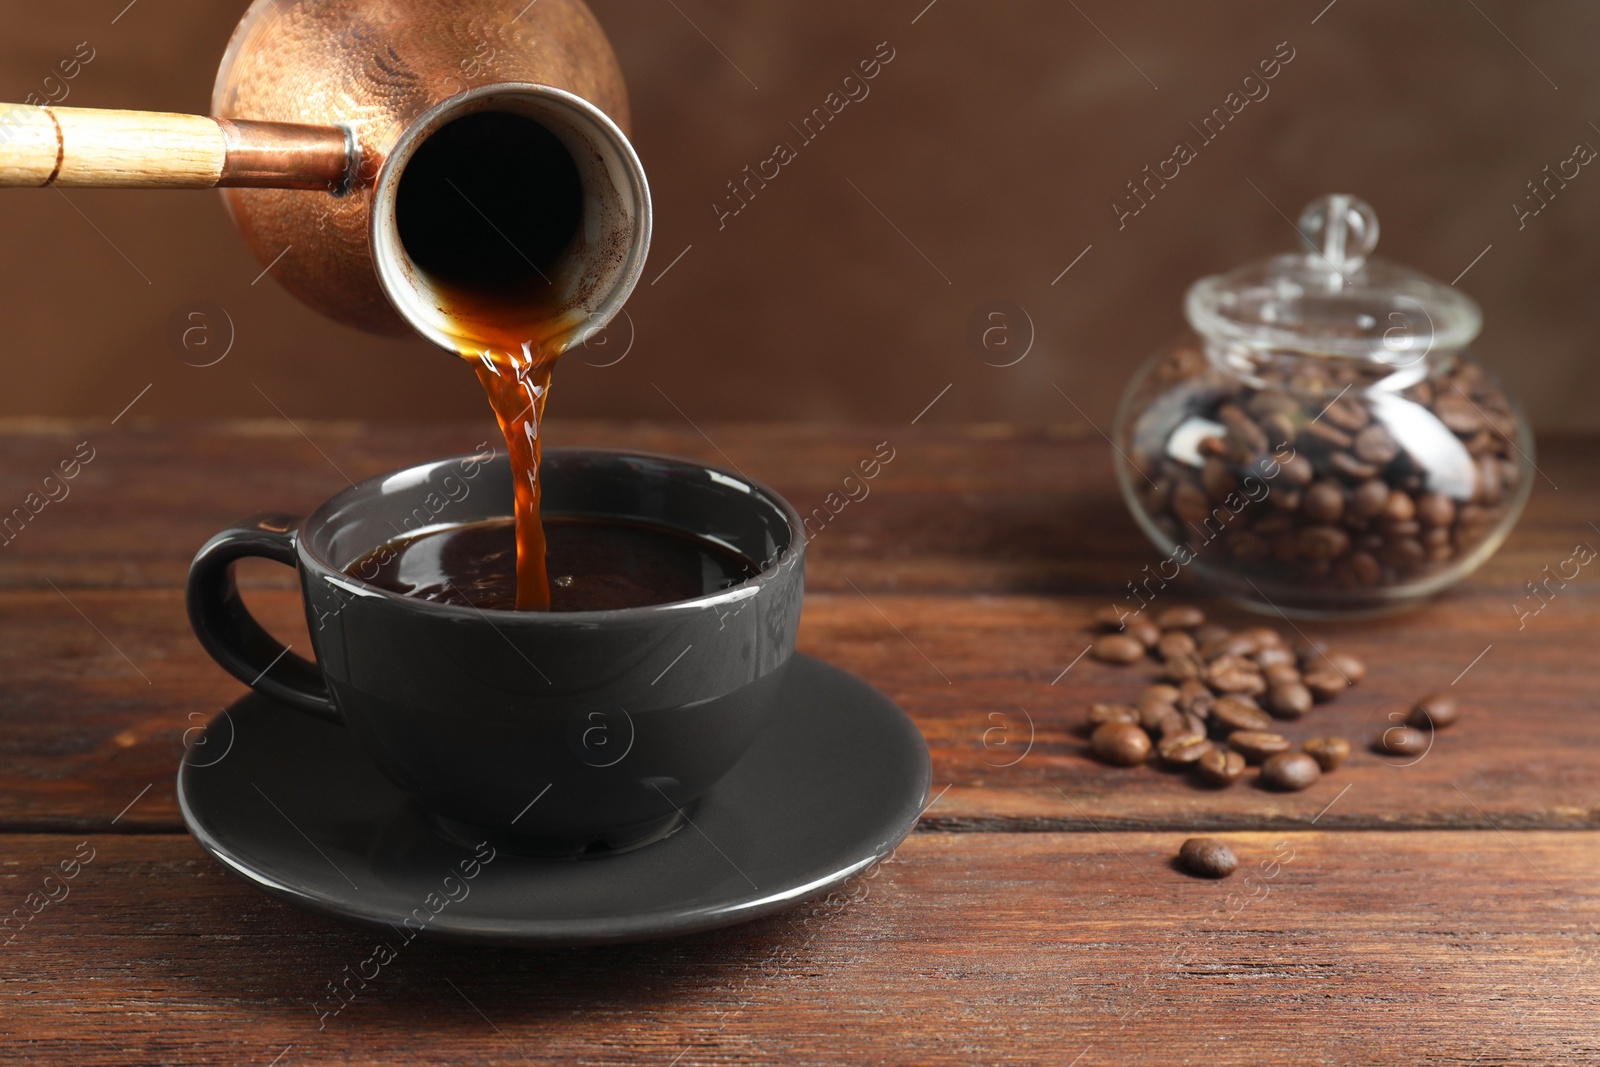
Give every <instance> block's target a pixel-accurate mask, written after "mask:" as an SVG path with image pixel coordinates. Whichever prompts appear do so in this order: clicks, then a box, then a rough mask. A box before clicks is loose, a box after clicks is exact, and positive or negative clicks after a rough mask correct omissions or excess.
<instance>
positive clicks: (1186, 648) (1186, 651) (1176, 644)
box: [1156, 630, 1199, 659]
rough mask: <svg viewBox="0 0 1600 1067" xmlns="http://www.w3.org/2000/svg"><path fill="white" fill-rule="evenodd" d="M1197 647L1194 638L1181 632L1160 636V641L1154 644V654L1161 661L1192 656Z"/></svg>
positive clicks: (1175, 631)
mask: <svg viewBox="0 0 1600 1067" xmlns="http://www.w3.org/2000/svg"><path fill="white" fill-rule="evenodd" d="M1198 647H1199V646H1198V645H1196V644H1195V643H1194V637H1193V636H1191V635H1190V634H1188V633H1185V632H1184V631H1182V630H1174V631H1172V632H1171V633H1166V634H1162V635H1161V640H1159V641H1157V642H1156V652H1157V653H1159V654H1160V656H1161V658H1162V659H1175V658H1177V657H1178V656H1192V655H1194V653H1195V649H1196V648H1198Z"/></svg>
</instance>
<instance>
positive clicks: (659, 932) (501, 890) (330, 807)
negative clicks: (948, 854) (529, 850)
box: [178, 654, 931, 945]
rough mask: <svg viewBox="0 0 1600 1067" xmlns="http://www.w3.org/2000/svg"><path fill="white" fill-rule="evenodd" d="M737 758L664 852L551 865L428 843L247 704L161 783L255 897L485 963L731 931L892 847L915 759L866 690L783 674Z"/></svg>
mask: <svg viewBox="0 0 1600 1067" xmlns="http://www.w3.org/2000/svg"><path fill="white" fill-rule="evenodd" d="M778 699H779V703H780V708H779V710H778V711H777V712H776V713H775V715H774V718H773V721H772V723H771V725H770V726H769V727H768V728H767V729H766V731H765V732H764V733H763V734H762V735H761V736H760V737H759V738H758V739H757V740H756V742H755V744H754V745H753V746H752V747H751V749H750V751H749V752H748V753H747V754H746V755H745V756H744V758H743V759H742V760H740V762H739V763H738V765H736V766H735V767H734V769H733V770H732V771H730V772H729V773H728V774H727V776H726V777H724V778H723V779H722V780H721V781H720V782H718V783H717V784H716V785H715V786H714V787H713V788H712V789H711V791H710V792H709V793H708V794H707V795H706V796H704V797H703V798H701V800H700V801H699V802H698V803H697V804H696V805H695V806H694V807H692V808H690V809H688V810H687V812H686V813H685V814H686V819H685V821H684V824H683V825H682V826H681V827H680V828H679V829H677V830H676V832H674V833H672V834H671V835H670V836H668V837H666V838H665V839H664V840H659V841H655V842H654V843H651V844H648V845H645V846H644V847H641V848H637V849H635V850H633V851H629V852H625V853H622V854H618V855H599V856H593V857H585V858H582V859H569V860H552V859H536V858H530V857H526V856H521V855H516V854H513V853H511V852H508V851H506V850H505V849H503V848H502V849H498V850H496V849H495V848H494V847H493V845H492V844H490V845H485V846H482V847H480V848H479V849H478V850H476V853H475V850H474V849H472V848H469V847H464V846H463V845H462V844H460V843H458V842H457V841H456V840H453V839H452V838H451V837H450V836H447V835H445V834H443V833H441V832H440V831H439V830H438V829H436V828H435V825H434V823H433V822H432V820H430V818H429V817H428V815H427V814H426V813H424V812H422V811H420V810H419V809H418V808H417V807H416V806H415V805H414V804H412V803H411V802H410V801H409V800H408V799H407V798H406V797H405V796H404V795H402V794H401V793H400V792H399V791H398V790H397V789H396V788H395V787H394V786H393V785H391V784H390V783H389V781H388V779H386V778H385V777H383V775H382V774H381V773H379V771H378V770H377V768H375V767H374V766H373V765H372V763H371V762H370V761H369V760H368V759H367V758H366V757H365V756H364V755H363V754H362V753H361V752H360V751H359V750H358V749H357V748H356V746H355V744H354V742H353V741H352V740H351V739H350V737H349V735H348V734H347V733H346V732H345V731H344V730H343V729H342V728H341V727H338V726H334V725H331V724H328V723H324V722H320V721H318V720H315V719H312V718H311V717H309V716H307V715H304V714H302V713H300V712H297V711H294V710H292V709H289V708H286V707H284V706H282V705H279V704H277V703H275V702H273V701H272V700H269V699H267V698H266V697H262V696H259V695H255V694H252V695H249V696H246V697H244V698H242V699H241V700H239V701H237V702H236V703H234V704H233V705H232V706H231V707H230V708H228V709H227V710H226V711H224V712H223V713H222V714H221V715H219V716H218V717H217V718H215V719H213V720H212V722H211V724H210V725H209V726H208V727H207V728H206V731H205V734H204V736H203V737H202V738H196V739H192V740H197V741H198V743H196V744H193V745H191V747H190V749H189V752H188V753H187V754H186V755H185V757H184V761H183V764H182V766H181V767H180V768H179V770H178V804H179V806H180V807H181V808H182V810H183V818H184V822H185V824H187V826H188V828H189V832H190V833H192V834H193V835H194V837H195V840H197V841H199V842H200V845H201V847H203V848H204V849H205V850H206V851H208V852H210V853H211V854H212V855H213V856H215V857H216V858H217V859H218V860H220V861H222V863H223V865H224V866H226V867H228V868H229V869H231V870H233V871H234V872H236V873H237V874H239V875H241V876H242V877H244V878H245V879H246V880H247V881H249V882H251V883H252V884H254V885H256V886H258V887H260V888H262V889H264V890H266V891H267V892H268V893H271V894H273V895H274V896H278V897H282V898H284V899H286V900H288V901H290V902H292V903H295V904H300V905H302V906H304V907H308V908H311V909H313V910H316V911H321V912H326V913H328V914H331V915H335V916H338V917H340V918H344V919H351V920H354V921H356V922H361V923H366V924H370V925H374V926H378V927H381V928H386V929H389V930H392V931H394V932H395V933H396V934H397V935H399V936H401V937H402V938H404V939H406V940H409V939H410V938H411V937H413V936H422V937H429V938H437V939H440V940H448V941H470V942H481V943H485V944H499V945H585V944H602V943H612V942H623V941H640V940H648V939H651V938H658V937H671V936H674V935H678V934H687V933H693V932H695V931H699V930H710V929H714V928H716V927H720V926H731V925H733V924H735V923H741V922H746V921H748V920H750V919H755V918H757V917H759V916H762V915H768V914H771V913H773V912H776V911H781V910H783V909H784V908H787V907H790V906H792V905H794V904H796V903H799V902H800V901H802V900H806V899H808V898H810V897H814V896H817V895H819V894H822V893H825V892H827V891H828V890H829V889H831V888H833V887H834V886H837V885H838V884H840V883H841V882H843V881H845V880H846V879H847V878H849V877H850V876H851V875H853V874H856V873H857V872H859V871H861V870H864V869H866V868H867V867H870V866H871V865H872V864H873V863H874V862H876V861H877V860H879V859H882V858H883V857H885V856H887V855H888V854H889V852H890V851H891V850H892V849H893V848H894V847H895V846H896V845H897V844H899V843H900V841H901V840H902V839H903V838H904V837H905V836H906V834H908V833H910V832H911V830H912V828H913V827H914V826H915V825H916V821H917V817H918V816H919V815H920V814H921V811H922V805H923V804H924V803H925V801H926V797H927V793H928V784H929V780H930V774H931V770H930V767H929V763H928V749H927V745H926V744H925V743H924V742H923V740H922V735H921V734H919V733H918V732H917V729H916V727H915V726H913V725H912V723H911V721H910V720H909V719H908V718H907V717H906V715H905V713H904V712H902V711H901V710H900V709H899V708H897V707H895V706H894V704H892V703H890V701H889V700H888V698H886V697H884V696H883V695H882V694H881V693H879V692H878V691H877V690H875V689H873V688H872V687H870V686H868V685H867V684H866V683H865V682H863V681H861V680H860V679H858V678H856V677H854V676H853V675H850V674H847V673H845V672H844V671H841V670H838V669H837V668H834V667H830V666H828V665H827V664H825V663H822V662H820V661H818V660H815V659H812V658H811V657H809V656H803V655H798V654H797V655H796V656H795V657H794V662H793V663H792V664H791V666H790V669H789V676H788V679H787V681H786V683H785V689H784V691H783V692H782V693H781V695H780V696H779V698H778Z"/></svg>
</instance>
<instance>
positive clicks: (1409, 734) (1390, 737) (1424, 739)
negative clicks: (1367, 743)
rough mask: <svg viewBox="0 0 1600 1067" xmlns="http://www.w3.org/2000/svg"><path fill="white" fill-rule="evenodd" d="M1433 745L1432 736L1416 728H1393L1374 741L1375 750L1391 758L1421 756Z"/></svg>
mask: <svg viewBox="0 0 1600 1067" xmlns="http://www.w3.org/2000/svg"><path fill="white" fill-rule="evenodd" d="M1432 743H1433V739H1432V737H1431V736H1430V734H1429V733H1428V732H1427V731H1424V730H1419V729H1417V728H1416V727H1415V726H1391V727H1389V728H1388V729H1387V730H1384V731H1383V732H1382V733H1380V734H1379V735H1378V736H1377V737H1375V738H1373V739H1372V747H1373V748H1374V749H1375V750H1377V751H1379V752H1386V753H1388V754H1389V755H1391V756H1420V755H1422V754H1423V753H1425V752H1427V751H1428V747H1429V746H1430V745H1431V744H1432Z"/></svg>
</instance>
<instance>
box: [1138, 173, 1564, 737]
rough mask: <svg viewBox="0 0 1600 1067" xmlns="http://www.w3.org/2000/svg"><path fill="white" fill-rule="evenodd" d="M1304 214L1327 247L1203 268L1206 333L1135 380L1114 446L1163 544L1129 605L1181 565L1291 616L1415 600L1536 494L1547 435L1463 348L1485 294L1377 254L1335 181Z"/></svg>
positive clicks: (1303, 225)
mask: <svg viewBox="0 0 1600 1067" xmlns="http://www.w3.org/2000/svg"><path fill="white" fill-rule="evenodd" d="M1299 228H1300V230H1301V232H1302V233H1303V234H1304V235H1305V236H1306V237H1307V238H1308V239H1310V240H1311V241H1313V242H1317V243H1318V244H1320V251H1318V252H1312V253H1310V254H1306V255H1297V254H1289V255H1280V256H1275V257H1271V258H1269V259H1266V260H1262V261H1259V262H1256V263H1252V264H1247V265H1246V266H1244V267H1241V268H1239V269H1238V270H1235V271H1234V272H1232V273H1230V274H1227V275H1224V276H1217V277H1210V278H1204V279H1202V280H1201V281H1199V282H1198V283H1196V284H1195V285H1194V287H1193V288H1191V289H1190V291H1189V294H1188V298H1187V301H1186V311H1187V314H1188V318H1189V321H1190V324H1191V326H1193V328H1194V330H1195V334H1194V336H1192V337H1190V338H1187V339H1185V340H1183V341H1180V342H1179V343H1178V344H1176V345H1175V346H1174V347H1173V348H1172V349H1171V350H1170V351H1168V352H1167V353H1165V354H1164V355H1162V356H1159V357H1158V358H1157V359H1156V360H1155V361H1153V362H1152V364H1150V365H1149V366H1147V367H1146V368H1145V370H1143V371H1141V373H1140V374H1139V376H1137V377H1136V378H1135V379H1134V382H1133V383H1132V385H1130V387H1129V391H1128V395H1127V397H1126V398H1125V400H1124V403H1123V406H1122V410H1121V413H1120V414H1119V418H1118V424H1117V429H1116V433H1115V438H1116V446H1117V447H1116V452H1115V455H1114V462H1115V463H1116V464H1117V470H1118V477H1119V481H1120V482H1121V485H1122V488H1123V492H1124V496H1125V497H1126V499H1127V501H1128V504H1129V507H1130V508H1131V509H1132V511H1133V513H1134V516H1135V517H1136V518H1137V519H1138V521H1139V523H1140V525H1141V526H1142V527H1143V528H1144V530H1145V532H1146V533H1147V534H1148V535H1149V536H1150V537H1151V539H1152V540H1153V541H1154V542H1155V544H1156V546H1157V547H1158V548H1159V550H1160V551H1161V552H1162V554H1163V556H1164V558H1162V559H1160V560H1159V562H1158V563H1157V564H1155V565H1153V566H1150V567H1147V568H1145V569H1144V571H1143V572H1142V573H1141V574H1140V576H1139V577H1138V578H1137V579H1135V580H1134V581H1131V582H1129V583H1128V589H1127V590H1126V595H1125V597H1124V600H1125V601H1126V603H1127V605H1128V607H1129V608H1130V609H1137V608H1140V607H1142V605H1143V604H1145V603H1148V602H1151V601H1153V600H1154V599H1155V597H1156V596H1157V594H1159V593H1160V592H1161V590H1163V589H1165V588H1166V586H1167V585H1168V584H1170V583H1171V582H1172V581H1174V580H1176V579H1177V578H1178V576H1179V575H1180V574H1181V573H1183V572H1184V571H1189V572H1191V573H1194V574H1196V575H1198V576H1200V577H1201V578H1203V579H1205V580H1207V581H1209V582H1210V583H1212V584H1213V585H1215V586H1216V587H1218V588H1219V589H1220V590H1221V591H1223V592H1225V593H1227V594H1229V595H1231V596H1232V597H1234V598H1235V599H1238V600H1241V601H1245V602H1248V603H1251V604H1252V605H1257V606H1265V607H1268V608H1270V609H1273V610H1280V611H1284V612H1288V613H1291V614H1300V615H1308V616H1336V615H1355V614H1370V613H1372V612H1375V611H1381V610H1387V609H1392V608H1396V607H1402V606H1405V605H1407V604H1410V603H1414V602H1417V601H1419V600H1420V599H1422V598H1424V597H1426V596H1427V595H1429V594H1431V593H1432V592H1434V591H1436V590H1438V589H1441V588H1443V587H1444V586H1446V585H1449V584H1451V583H1452V582H1454V581H1456V580H1458V579H1460V578H1461V577H1463V576H1464V575H1466V574H1467V573H1469V572H1471V571H1472V570H1473V569H1475V568H1476V567H1477V566H1478V565H1479V564H1481V563H1482V562H1483V561H1484V560H1485V559H1487V558H1488V556H1489V555H1490V554H1492V553H1493V551H1494V550H1495V548H1496V547H1498V545H1499V544H1500V542H1501V541H1502V540H1503V539H1504V537H1505V535H1506V534H1507V533H1508V532H1509V530H1510V528H1511V526H1512V525H1513V524H1514V523H1515V521H1516V518H1517V516H1518V514H1519V513H1520V512H1521V510H1522V506H1523V503H1524V502H1525V500H1526V498H1527V494H1528V491H1529V489H1530V487H1531V480H1530V475H1531V473H1532V463H1533V460H1532V450H1533V445H1532V439H1531V435H1530V434H1529V431H1528V428H1527V425H1526V423H1525V420H1524V419H1523V418H1522V417H1521V415H1520V413H1519V410H1518V408H1517V405H1516V403H1515V401H1513V400H1512V399H1511V397H1510V396H1509V395H1508V394H1507V393H1506V392H1505V391H1504V390H1503V389H1502V388H1501V387H1500V386H1499V385H1498V384H1497V383H1496V382H1495V380H1494V379H1493V377H1492V376H1491V375H1489V374H1488V373H1487V372H1486V371H1485V370H1484V369H1483V368H1482V367H1481V366H1479V365H1478V364H1477V363H1475V362H1473V361H1472V360H1471V358H1470V357H1469V356H1468V355H1467V353H1466V351H1465V346H1466V345H1467V344H1468V343H1469V342H1470V341H1471V340H1472V339H1473V338H1474V337H1475V336H1476V335H1477V333H1478V330H1479V328H1480V326H1481V315H1480V313H1479V311H1478V308H1477V305H1476V304H1474V303H1473V302H1472V301H1471V300H1470V299H1469V298H1467V297H1466V296H1465V295H1463V294H1462V293H1460V292H1458V291H1457V290H1455V289H1453V288H1451V287H1449V286H1445V285H1442V284H1440V283H1438V282H1436V281H1434V280H1433V279H1430V278H1428V277H1426V276H1425V275H1422V274H1419V273H1417V272H1415V271H1412V270H1409V269H1407V268H1404V267H1400V266H1396V265H1394V264H1390V263H1386V262H1384V261H1382V260H1378V259H1369V258H1367V256H1368V253H1370V252H1371V250H1372V248H1373V247H1374V246H1375V245H1376V242H1377V218H1376V216H1375V215H1374V214H1373V212H1372V209H1371V208H1370V207H1369V206H1368V205H1366V204H1365V203H1363V202H1362V201H1360V200H1357V199H1355V198H1353V197H1348V196H1332V197H1325V198H1323V199H1322V200H1319V201H1317V202H1315V203H1313V204H1312V205H1311V206H1310V207H1308V208H1307V209H1306V212H1305V213H1304V214H1303V215H1302V216H1301V219H1300V227H1299ZM1291 697H1292V700H1293V702H1294V703H1293V706H1295V707H1299V706H1301V704H1302V703H1303V702H1302V701H1301V699H1300V696H1299V694H1298V693H1296V694H1292V695H1291V694H1285V695H1284V698H1285V700H1286V701H1287V700H1290V699H1291Z"/></svg>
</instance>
